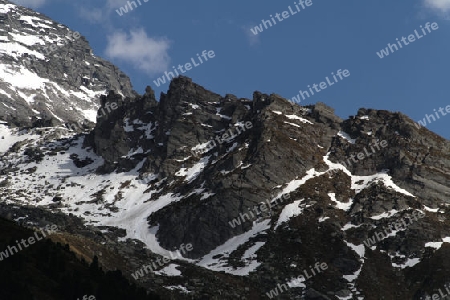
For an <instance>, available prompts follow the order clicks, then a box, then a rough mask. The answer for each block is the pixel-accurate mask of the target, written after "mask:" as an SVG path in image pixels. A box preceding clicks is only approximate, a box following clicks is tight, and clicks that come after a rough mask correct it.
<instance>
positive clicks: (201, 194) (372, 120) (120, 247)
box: [0, 6, 450, 300]
mask: <svg viewBox="0 0 450 300" xmlns="http://www.w3.org/2000/svg"><path fill="white" fill-rule="evenodd" d="M8 7H9V6H8ZM0 8H1V9H2V10H6V8H5V6H0ZM56 27H58V26H57V25H56ZM69 46H70V47H71V45H68V47H69ZM70 47H69V48H70ZM69 48H67V49H68V50H67V51H69V52H70V51H73V50H70V49H69ZM0 63H3V62H2V61H0ZM80 65H85V63H83V61H82V60H79V61H76V62H74V63H73V65H72V66H70V68H72V67H73V68H75V69H76V68H79V67H80ZM101 72H106V73H107V70H99V76H107V75H105V74H100V73H101ZM36 74H38V73H36ZM119 77H120V76H119ZM104 78H106V77H104ZM119 79H120V78H119ZM119 79H117V80H119ZM127 82H128V79H127V78H126V79H125V84H124V86H128V85H127ZM120 84H122V83H118V85H116V86H114V87H115V88H114V87H113V86H111V88H109V90H108V91H107V92H106V90H104V91H105V93H101V96H99V98H98V99H96V98H95V97H93V99H92V101H98V103H99V107H98V114H97V115H98V116H97V118H96V123H95V126H94V127H93V128H92V130H86V131H84V132H78V133H76V132H73V131H70V130H69V129H67V128H64V127H61V126H57V125H55V124H52V123H51V122H50V123H48V124H44V125H43V124H32V125H27V124H23V125H22V126H18V125H17V122H16V121H15V119H14V120H13V119H7V118H6V119H3V120H2V121H1V122H0V140H1V143H0V200H1V201H0V216H1V217H4V218H8V219H11V220H14V221H15V222H16V223H17V224H18V225H21V226H24V227H32V228H35V229H42V228H44V227H45V226H46V225H49V224H54V225H56V226H57V228H58V230H59V232H60V233H59V234H57V235H53V236H51V239H52V240H53V241H54V242H59V243H61V244H64V245H65V244H68V245H69V246H68V248H69V250H70V251H72V252H73V253H75V254H76V255H77V256H78V257H81V258H83V259H85V260H86V261H92V260H93V258H94V257H98V263H99V265H100V266H101V268H102V269H103V270H105V271H115V270H121V272H122V273H123V274H124V275H125V276H126V277H127V278H128V280H130V281H132V282H134V283H136V284H137V285H139V286H141V287H144V288H146V289H147V291H149V292H152V293H155V294H157V295H161V297H163V298H164V299H272V298H277V299H321V300H326V299H341V300H343V299H358V300H359V299H367V300H371V299H431V297H433V298H436V297H434V296H433V294H436V293H441V296H442V294H444V293H447V289H448V287H447V286H448V284H449V280H448V275H449V274H450V265H448V264H447V262H446V259H445V257H448V255H450V245H449V243H450V222H449V221H448V218H449V214H450V211H449V209H448V205H449V204H448V199H449V196H450V151H449V150H450V141H448V140H446V139H444V138H442V137H440V136H438V135H436V134H435V133H433V132H431V131H429V130H428V129H426V128H424V127H420V126H419V127H418V126H416V125H417V124H415V123H414V122H413V121H412V120H411V119H410V118H409V117H408V116H406V115H404V114H402V113H401V112H389V111H385V110H375V109H366V108H360V109H359V110H357V113H356V114H355V115H353V116H349V117H348V118H347V119H345V120H343V119H341V118H339V117H338V116H336V115H335V113H334V109H333V108H331V107H329V106H327V105H325V104H323V103H316V104H315V105H308V106H299V105H297V104H294V103H292V102H289V101H288V100H286V99H285V98H283V97H281V96H279V95H276V94H271V95H267V94H263V93H261V92H258V91H256V92H254V94H253V97H252V99H246V98H238V97H236V96H234V95H231V94H226V95H224V96H221V95H218V94H216V93H214V92H211V91H209V90H207V89H205V88H204V87H202V86H200V85H198V84H196V83H194V82H192V80H191V79H190V78H187V77H183V76H179V77H177V78H175V79H173V80H172V82H171V83H170V86H169V89H168V91H167V93H161V95H160V97H159V100H157V99H156V97H155V94H154V91H153V90H152V89H151V88H150V87H147V89H146V90H145V93H144V94H143V95H139V94H137V93H135V92H133V91H131V89H130V90H129V92H128V93H125V92H124V91H123V90H120V88H117V87H118V86H121V85H120ZM11 87H14V85H12V86H11ZM14 88H16V87H14ZM99 91H100V90H99ZM36 92H37V93H41V94H45V90H42V91H39V90H37V91H36ZM50 100H52V101H53V103H54V105H57V104H58V103H60V102H61V101H63V100H61V99H60V98H58V97H56V96H52V97H50ZM64 101H65V100H64ZM67 101H68V100H67ZM19 125H20V124H19ZM17 127H18V128H17ZM5 246H6V244H5ZM1 250H2V249H0V251H1ZM0 263H1V262H0ZM449 294H450V293H449ZM99 297H100V296H99ZM99 299H100V298H99Z"/></svg>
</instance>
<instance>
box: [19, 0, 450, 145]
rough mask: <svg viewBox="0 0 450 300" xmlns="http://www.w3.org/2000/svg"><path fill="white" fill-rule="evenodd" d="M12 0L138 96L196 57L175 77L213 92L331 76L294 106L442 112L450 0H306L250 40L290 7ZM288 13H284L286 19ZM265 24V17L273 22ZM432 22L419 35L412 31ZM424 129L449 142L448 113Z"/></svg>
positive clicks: (286, 88)
mask: <svg viewBox="0 0 450 300" xmlns="http://www.w3.org/2000/svg"><path fill="white" fill-rule="evenodd" d="M144 1H145V0H140V3H141V4H140V5H139V3H138V0H135V2H136V3H137V5H138V7H137V8H134V9H133V10H130V8H129V7H128V12H127V13H123V12H122V16H119V14H118V13H117V12H116V10H118V9H120V7H123V6H126V5H127V1H124V0H96V1H92V0H77V1H76V3H75V2H73V1H64V0H16V1H14V0H13V2H15V3H17V4H22V5H24V6H28V7H32V8H34V9H35V10H36V11H38V12H41V13H43V14H45V15H47V16H49V17H51V18H52V19H54V20H56V21H58V22H60V23H63V24H65V25H67V26H69V27H70V28H71V29H73V30H76V31H79V32H80V33H81V34H82V35H83V36H85V37H86V38H87V40H88V41H89V42H90V44H91V47H92V48H93V49H94V53H95V54H96V55H98V56H101V57H103V58H105V59H108V60H110V61H111V62H113V63H114V64H115V65H117V66H118V67H119V68H120V69H121V70H123V71H124V72H125V73H126V74H127V75H128V76H130V78H131V81H132V83H133V86H134V88H135V90H136V91H137V92H138V93H141V94H142V93H144V89H145V87H146V86H147V85H150V86H151V87H152V88H153V89H154V90H155V91H156V95H157V98H159V93H160V92H165V91H166V90H167V88H168V84H164V85H162V86H160V87H157V86H156V85H155V83H154V82H153V81H154V80H156V79H157V78H158V77H160V76H163V75H164V72H165V71H172V66H174V65H175V66H178V64H181V65H185V64H186V63H188V62H190V61H191V58H194V60H196V61H197V64H198V60H197V58H196V57H197V56H196V54H197V53H199V54H201V52H202V51H203V50H207V51H208V50H213V51H214V53H215V57H214V58H212V59H209V60H208V61H207V62H204V63H203V64H200V65H199V66H197V67H194V68H192V70H190V71H187V72H186V73H185V74H184V75H185V76H188V77H191V78H192V79H193V80H194V81H195V82H197V83H198V84H200V85H202V86H204V87H205V88H207V89H209V90H212V91H214V92H216V93H219V94H221V95H225V94H226V93H231V94H235V95H236V96H238V97H245V98H250V99H251V98H252V94H253V92H254V91H255V90H258V91H261V92H264V93H268V94H270V93H276V94H279V95H281V96H283V97H285V98H288V99H291V98H292V97H294V96H295V95H297V94H298V93H299V90H303V91H305V90H307V86H308V85H312V84H314V83H317V84H319V83H320V82H322V81H325V77H326V76H328V77H330V79H331V72H334V73H336V71H337V70H338V69H342V70H344V69H348V70H349V72H350V76H349V77H347V78H345V79H344V80H340V81H339V82H337V83H336V84H335V85H333V86H329V87H328V88H327V89H325V90H322V91H321V92H319V93H315V95H313V96H311V97H310V98H307V99H306V100H304V101H302V102H301V105H307V104H313V103H316V102H318V101H322V102H324V103H326V104H328V105H330V106H332V107H333V108H335V110H336V114H337V115H339V116H340V117H342V118H347V117H348V116H349V115H353V114H356V112H357V110H358V108H360V107H365V108H374V109H386V110H390V111H401V112H403V113H405V114H407V115H409V116H410V117H411V118H412V119H413V120H415V121H418V120H420V119H423V118H424V117H425V114H429V115H430V114H433V113H434V111H433V110H434V109H436V110H438V109H439V108H440V107H443V108H445V107H446V106H447V105H450V82H449V78H450V77H449V75H448V68H449V66H448V62H449V59H448V57H449V53H450V39H449V36H450V0H408V1H406V0H403V1H392V0H378V1H361V0H346V1H331V0H322V1H318V0H311V1H312V5H311V6H306V5H305V8H304V9H303V8H302V7H301V6H300V5H299V7H300V9H301V10H300V12H297V14H295V15H290V16H289V18H287V19H284V20H283V21H281V22H280V21H277V24H276V25H273V26H272V27H269V28H268V29H264V30H263V31H262V32H261V33H259V34H257V35H254V34H253V33H252V32H251V30H250V29H251V28H254V27H255V26H257V25H259V24H260V23H261V20H262V19H265V20H269V18H270V17H269V15H271V14H272V15H275V14H276V13H280V14H281V13H282V12H283V11H289V9H288V7H289V6H291V8H292V9H293V10H294V12H295V11H296V9H295V5H294V2H295V1H296V0H292V1H267V3H264V2H262V1H245V3H244V2H243V1H237V0H229V1H198V0H191V1H189V2H188V1H156V0H147V2H144ZM289 14H291V13H289ZM274 17H275V16H274ZM427 22H430V23H433V22H436V23H437V24H438V26H439V28H438V29H437V30H431V32H430V33H428V31H427V33H428V34H427V35H426V36H425V35H423V33H422V31H421V29H420V26H421V25H422V26H425V24H426V23H427ZM414 30H417V31H418V33H419V35H422V37H421V38H420V39H416V40H415V41H414V42H412V43H410V44H409V45H407V46H406V45H404V44H402V45H403V47H402V48H401V49H399V50H398V51H395V52H393V53H392V52H390V55H389V56H387V57H384V58H382V59H380V57H379V56H378V55H377V54H376V52H378V51H380V50H381V49H384V48H386V47H387V44H388V43H391V44H394V43H396V38H399V39H401V38H402V36H404V37H408V35H410V34H414ZM439 116H440V119H437V120H436V121H434V122H431V124H428V125H427V128H429V129H430V130H432V131H434V132H436V133H438V134H440V135H442V136H443V137H445V138H447V139H450V132H449V130H448V128H449V125H450V114H448V115H447V116H443V115H442V114H439Z"/></svg>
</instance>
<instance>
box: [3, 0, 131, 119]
mask: <svg viewBox="0 0 450 300" xmlns="http://www.w3.org/2000/svg"><path fill="white" fill-rule="evenodd" d="M0 55H1V61H0V63H1V65H0V119H1V120H4V121H8V122H10V123H11V124H14V125H15V126H31V125H32V124H53V125H55V124H62V123H77V122H78V121H82V123H85V124H86V125H89V124H92V123H95V121H96V114H97V109H98V107H99V105H100V103H99V101H98V98H99V96H100V95H101V94H104V93H107V92H109V90H115V91H116V92H118V93H120V94H122V95H123V96H132V95H134V94H135V93H134V92H133V90H132V87H131V83H130V80H129V78H128V77H127V76H126V75H125V74H124V73H122V72H121V71H120V70H118V68H117V67H115V66H114V65H112V64H111V63H109V62H107V61H105V60H103V59H101V58H99V57H97V56H95V55H94V54H93V51H92V49H91V48H90V47H89V44H88V42H87V41H86V39H85V38H84V37H83V36H81V35H80V34H79V33H78V32H74V31H72V30H70V29H69V28H67V27H66V26H64V25H62V24H59V23H57V22H55V21H53V20H51V19H49V18H47V17H46V16H44V15H42V14H40V13H37V12H34V11H32V10H30V9H27V8H25V7H22V6H18V5H15V4H12V3H10V2H9V1H5V0H1V1H0ZM36 122H38V123H36Z"/></svg>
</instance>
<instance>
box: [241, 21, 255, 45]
mask: <svg viewBox="0 0 450 300" xmlns="http://www.w3.org/2000/svg"><path fill="white" fill-rule="evenodd" d="M252 28H254V26H242V27H241V29H242V30H243V31H244V33H245V35H246V36H247V40H248V42H249V44H250V46H254V45H257V44H259V34H253V32H252V31H251V30H250V29H252Z"/></svg>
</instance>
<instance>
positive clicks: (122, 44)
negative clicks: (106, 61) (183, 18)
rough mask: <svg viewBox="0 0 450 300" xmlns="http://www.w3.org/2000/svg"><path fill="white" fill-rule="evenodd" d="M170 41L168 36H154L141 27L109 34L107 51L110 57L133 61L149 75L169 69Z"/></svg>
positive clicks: (133, 63)
mask: <svg viewBox="0 0 450 300" xmlns="http://www.w3.org/2000/svg"><path fill="white" fill-rule="evenodd" d="M169 48H170V42H169V41H168V40H167V39H166V38H159V39H158V38H152V37H149V36H147V33H146V32H145V31H144V30H143V29H142V28H141V29H134V30H131V31H130V34H127V33H124V32H116V33H114V34H112V35H110V36H108V44H107V47H106V50H105V53H106V55H107V56H108V57H110V58H113V59H119V60H122V61H125V62H128V63H131V64H132V65H133V66H134V67H135V68H137V69H140V70H142V71H144V72H146V73H148V74H149V75H154V74H156V73H160V72H164V71H167V69H168V66H169V62H170V57H169V54H168V52H167V51H168V50H169Z"/></svg>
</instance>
